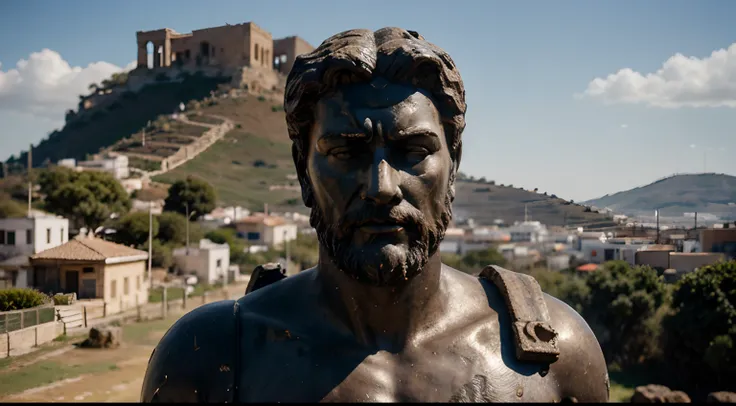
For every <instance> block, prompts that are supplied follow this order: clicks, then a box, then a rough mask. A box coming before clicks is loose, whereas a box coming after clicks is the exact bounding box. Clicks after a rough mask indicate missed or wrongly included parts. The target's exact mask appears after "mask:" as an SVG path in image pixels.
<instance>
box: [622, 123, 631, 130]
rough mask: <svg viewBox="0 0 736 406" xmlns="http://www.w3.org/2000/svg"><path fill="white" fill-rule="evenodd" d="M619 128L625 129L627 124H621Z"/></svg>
mask: <svg viewBox="0 0 736 406" xmlns="http://www.w3.org/2000/svg"><path fill="white" fill-rule="evenodd" d="M621 128H623V129H627V128H629V125H628V124H621Z"/></svg>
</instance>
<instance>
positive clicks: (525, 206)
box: [524, 204, 529, 223]
mask: <svg viewBox="0 0 736 406" xmlns="http://www.w3.org/2000/svg"><path fill="white" fill-rule="evenodd" d="M528 219H529V215H528V212H527V205H526V204H525V205H524V222H525V223H526V222H527V220H528Z"/></svg>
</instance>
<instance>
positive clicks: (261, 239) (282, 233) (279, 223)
mask: <svg viewBox="0 0 736 406" xmlns="http://www.w3.org/2000/svg"><path fill="white" fill-rule="evenodd" d="M235 228H236V230H237V232H238V234H240V235H241V236H242V237H243V238H245V239H246V240H248V243H250V244H255V245H268V246H269V247H273V246H280V245H282V244H284V243H285V242H287V241H293V240H296V238H297V234H298V232H297V231H298V228H297V225H296V224H294V223H292V222H290V221H287V220H286V219H285V218H283V217H276V216H268V215H265V214H259V215H254V216H249V217H246V218H244V219H241V220H239V221H238V222H236V223H235Z"/></svg>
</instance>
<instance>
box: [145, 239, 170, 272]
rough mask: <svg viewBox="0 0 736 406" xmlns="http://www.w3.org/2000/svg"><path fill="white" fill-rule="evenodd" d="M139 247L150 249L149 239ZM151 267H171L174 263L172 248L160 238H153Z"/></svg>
mask: <svg viewBox="0 0 736 406" xmlns="http://www.w3.org/2000/svg"><path fill="white" fill-rule="evenodd" d="M138 249H140V250H143V251H148V241H146V242H145V244H142V245H140V246H138ZM151 254H152V255H151V267H153V268H165V269H169V268H170V267H171V266H172V265H173V264H174V257H173V255H172V248H171V246H170V245H168V244H163V243H161V241H159V240H153V244H151Z"/></svg>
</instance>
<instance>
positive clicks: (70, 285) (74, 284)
mask: <svg viewBox="0 0 736 406" xmlns="http://www.w3.org/2000/svg"><path fill="white" fill-rule="evenodd" d="M64 282H65V285H64V287H65V289H64V293H76V294H77V297H79V271H66V277H65V279H64Z"/></svg>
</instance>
